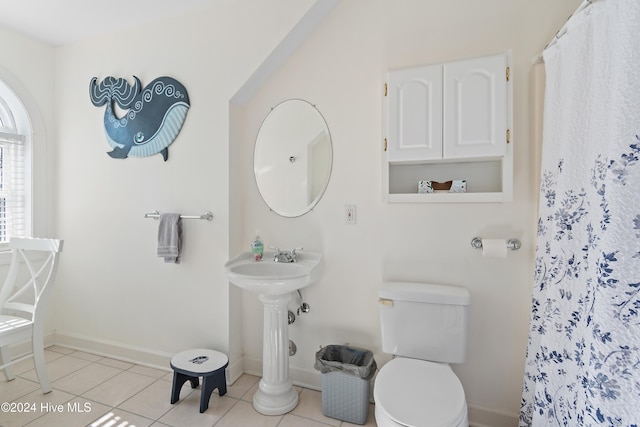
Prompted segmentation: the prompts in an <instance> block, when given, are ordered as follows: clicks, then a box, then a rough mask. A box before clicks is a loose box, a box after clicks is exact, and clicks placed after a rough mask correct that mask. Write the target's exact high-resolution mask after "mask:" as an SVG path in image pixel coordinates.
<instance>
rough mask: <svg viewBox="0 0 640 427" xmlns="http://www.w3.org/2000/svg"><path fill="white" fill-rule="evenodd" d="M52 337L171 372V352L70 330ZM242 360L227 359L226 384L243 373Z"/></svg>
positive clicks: (63, 343)
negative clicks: (84, 334) (98, 337)
mask: <svg viewBox="0 0 640 427" xmlns="http://www.w3.org/2000/svg"><path fill="white" fill-rule="evenodd" d="M52 335H54V337H53V340H52V341H53V342H52V343H55V345H59V346H61V347H67V348H70V349H73V350H80V351H86V352H87V353H93V354H97V355H99V356H103V357H111V358H114V359H118V360H122V361H124V362H129V363H135V364H136V365H142V366H147V367H150V368H155V369H160V370H163V371H167V372H171V371H172V370H171V366H170V362H171V358H172V357H173V354H170V353H167V352H164V351H158V350H153V349H149V348H145V347H139V346H134V345H129V344H123V343H119V342H115V341H108V340H102V339H96V338H94V337H87V336H83V335H79V334H74V333H70V332H61V331H56V332H55V334H52ZM242 369H243V367H242V360H238V361H229V366H228V367H227V369H226V373H225V375H226V378H227V384H233V383H234V382H235V381H236V380H237V379H238V378H240V376H241V375H242V373H243V370H242Z"/></svg>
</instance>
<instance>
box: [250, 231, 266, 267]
mask: <svg viewBox="0 0 640 427" xmlns="http://www.w3.org/2000/svg"><path fill="white" fill-rule="evenodd" d="M263 252H264V245H263V244H262V240H260V234H259V233H258V231H257V230H256V238H255V239H254V240H253V242H251V253H252V254H253V259H254V260H256V261H260V260H261V259H262V254H263Z"/></svg>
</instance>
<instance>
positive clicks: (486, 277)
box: [231, 0, 579, 425]
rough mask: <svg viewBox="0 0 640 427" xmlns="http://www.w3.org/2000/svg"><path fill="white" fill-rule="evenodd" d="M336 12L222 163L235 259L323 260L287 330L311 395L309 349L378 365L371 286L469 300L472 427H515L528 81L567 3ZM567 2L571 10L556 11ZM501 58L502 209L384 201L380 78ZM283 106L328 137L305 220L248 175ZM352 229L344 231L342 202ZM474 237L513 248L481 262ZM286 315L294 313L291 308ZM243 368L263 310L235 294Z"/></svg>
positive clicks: (253, 110) (392, 4) (297, 371)
mask: <svg viewBox="0 0 640 427" xmlns="http://www.w3.org/2000/svg"><path fill="white" fill-rule="evenodd" d="M563 3H565V4H560V3H559V2H557V1H552V0H545V1H540V2H513V1H511V0H490V1H488V2H476V1H472V0H464V1H457V2H434V1H428V2H425V1H424V0H402V1H400V2H398V1H396V0H376V1H372V0H351V1H348V2H341V3H340V5H339V6H338V7H337V8H336V9H335V10H334V11H333V13H332V14H331V15H330V16H329V17H328V18H327V19H325V21H323V23H322V24H321V26H320V27H319V28H318V29H317V31H316V32H315V33H314V34H313V37H311V38H310V39H309V40H308V41H307V42H306V43H305V44H304V45H303V46H301V47H300V49H298V51H296V53H295V55H293V56H292V57H291V58H290V60H289V61H288V62H287V63H286V64H285V65H284V66H283V67H282V68H281V69H280V70H279V72H278V73H277V74H276V75H275V76H274V77H273V78H272V79H271V80H269V81H268V83H267V84H266V85H265V86H264V87H263V88H262V90H261V91H260V92H259V93H258V94H257V95H256V96H255V97H254V98H253V99H252V100H251V101H250V102H249V103H248V104H247V106H246V107H245V108H244V110H243V111H239V112H238V114H240V115H242V120H243V122H244V126H243V127H241V129H243V132H242V131H239V132H238V134H233V135H232V143H234V144H235V143H239V144H240V143H241V144H242V147H243V148H242V151H240V152H238V156H239V157H238V158H232V159H231V160H232V163H233V164H235V165H237V166H238V167H241V168H242V172H241V173H242V174H243V176H244V183H243V184H242V185H241V187H239V188H236V189H232V191H234V192H239V193H241V194H244V199H243V210H242V211H239V212H238V215H244V230H243V234H242V236H238V237H239V238H240V239H241V243H238V244H242V245H243V246H242V247H243V248H245V249H246V248H248V244H249V242H250V241H251V240H252V238H253V232H254V230H255V229H260V230H261V235H262V238H263V240H264V242H265V245H267V246H278V247H280V248H287V247H299V246H304V247H305V248H306V249H308V250H316V251H321V252H323V254H324V255H325V257H326V258H325V259H326V268H325V274H324V277H323V279H322V280H321V281H320V282H319V283H317V284H315V285H313V286H311V287H309V288H307V289H305V290H304V295H305V299H306V300H307V302H308V303H309V304H310V305H311V308H312V310H311V312H310V313H309V314H306V315H303V316H300V317H298V320H297V321H296V323H294V324H293V325H292V326H291V327H290V338H291V339H292V340H294V341H295V342H296V344H297V347H298V353H297V355H295V356H293V357H291V358H290V364H291V368H292V370H291V372H292V378H293V379H294V381H297V382H299V383H306V384H311V385H313V386H316V387H317V386H319V378H318V374H317V372H315V371H314V369H313V362H314V354H315V352H316V351H317V350H318V349H319V347H320V346H324V345H327V344H341V343H351V344H353V345H360V346H363V347H366V348H370V349H372V350H373V351H374V352H376V357H377V358H378V361H379V362H381V363H380V364H382V363H383V362H384V361H386V360H387V356H385V355H382V354H380V353H379V352H380V334H379V322H378V307H377V289H378V287H379V285H380V282H381V281H383V280H411V281H425V282H436V283H445V284H455V285H463V286H465V287H467V288H468V289H469V290H470V291H471V294H472V305H471V308H470V328H471V329H470V337H469V352H468V358H467V362H466V363H465V364H462V365H457V366H455V367H454V370H455V371H456V373H457V374H458V375H459V377H460V379H461V381H462V383H463V385H464V387H465V390H466V393H467V398H468V401H469V404H470V405H471V406H472V409H471V416H472V420H473V419H474V418H475V421H476V422H478V421H487V420H488V422H487V424H491V423H493V425H502V424H505V425H509V424H511V425H513V423H514V422H515V418H516V417H517V413H518V411H519V405H520V394H521V386H522V376H523V369H524V368H523V367H524V358H525V351H526V342H527V329H528V321H529V314H530V292H531V281H532V276H533V264H532V261H533V253H534V246H535V230H534V229H533V227H531V224H532V221H533V215H534V209H535V197H537V195H534V194H532V191H531V184H530V179H531V178H530V177H531V176H532V170H531V167H530V162H529V153H530V147H529V144H530V142H529V133H530V128H529V127H530V125H529V121H530V120H529V114H530V111H529V108H530V107H529V105H530V101H529V71H530V69H531V59H532V58H533V57H534V56H535V55H536V54H538V53H540V51H541V50H542V49H543V48H544V46H545V44H546V43H547V42H548V41H549V40H550V39H551V37H552V36H553V34H554V32H555V31H557V30H558V29H559V28H560V26H561V25H562V24H563V23H564V20H565V19H566V17H567V16H568V15H569V14H570V13H571V12H572V11H573V10H574V9H575V7H577V5H578V4H579V1H578V0H574V1H571V2H563ZM566 3H570V4H566ZM507 49H511V50H512V56H513V67H512V69H513V72H512V76H513V79H514V137H513V141H514V153H515V160H514V176H515V178H514V181H515V182H514V200H513V202H510V203H480V204H386V203H383V202H382V194H381V159H382V155H383V152H382V140H383V138H384V135H382V128H383V124H382V120H383V118H382V115H381V111H382V102H383V98H382V85H383V82H384V78H385V73H386V71H387V70H388V69H392V68H401V67H407V66H416V65H426V64H431V63H439V62H446V61H449V60H455V59H461V58H467V57H475V56H481V55H488V54H494V53H500V52H503V51H505V50H507ZM288 98H302V99H305V100H307V101H309V102H311V103H312V104H315V105H316V106H317V108H318V109H319V110H320V112H321V113H322V114H323V115H324V117H325V119H326V121H327V123H328V125H329V128H330V131H331V136H332V138H333V149H334V164H333V171H332V176H331V181H330V183H329V187H328V189H327V192H326V193H325V195H324V197H323V199H322V200H321V201H320V203H319V204H318V205H317V206H316V207H315V208H314V210H313V211H312V212H310V213H309V214H307V215H305V216H303V217H300V218H292V219H286V218H282V217H279V216H277V215H275V214H274V213H272V212H270V211H269V209H268V207H267V206H266V205H265V204H264V203H263V201H262V199H261V197H260V195H259V194H258V191H257V188H256V185H255V182H254V180H253V177H252V153H253V144H254V140H255V136H256V135H257V132H258V129H259V126H260V124H261V122H262V120H263V119H264V117H265V116H266V114H268V112H269V110H270V108H272V107H273V106H275V105H277V104H278V103H279V102H281V101H283V100H285V99H288ZM345 204H355V205H356V206H357V224H356V225H355V226H347V225H345V224H344V205H345ZM474 236H484V237H500V238H509V237H517V238H519V239H520V240H521V241H522V243H523V247H522V249H520V250H519V251H517V252H513V253H510V254H509V257H508V258H507V259H488V258H482V257H481V253H480V252H479V251H477V250H474V249H472V248H471V246H470V241H471V239H472V238H473V237H474ZM291 307H292V308H293V307H294V305H293V304H292V305H291ZM243 323H244V351H245V366H246V367H247V369H249V370H255V371H256V372H259V371H260V369H261V364H260V363H261V357H262V355H261V341H262V337H261V325H262V310H261V306H260V303H259V302H258V300H257V298H256V297H255V295H252V294H248V293H247V294H245V295H244V317H243Z"/></svg>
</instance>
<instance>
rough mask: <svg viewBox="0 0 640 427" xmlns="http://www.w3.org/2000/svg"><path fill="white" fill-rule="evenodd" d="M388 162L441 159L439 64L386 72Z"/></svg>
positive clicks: (440, 77)
mask: <svg viewBox="0 0 640 427" xmlns="http://www.w3.org/2000/svg"><path fill="white" fill-rule="evenodd" d="M388 126H389V138H388V150H389V161H392V162H393V161H407V160H429V159H440V158H442V66H441V65H434V66H428V67H418V68H412V69H407V70H399V71H392V72H390V73H389V124H388Z"/></svg>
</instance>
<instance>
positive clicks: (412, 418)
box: [374, 357, 467, 427]
mask: <svg viewBox="0 0 640 427" xmlns="http://www.w3.org/2000/svg"><path fill="white" fill-rule="evenodd" d="M374 399H375V405H376V421H377V422H378V425H379V426H382V425H394V423H395V425H398V426H411V427H420V426H430V427H431V426H433V427H436V426H438V427H439V426H442V427H444V426H460V425H466V423H467V404H466V401H465V396H464V389H463V388H462V384H461V383H460V380H459V379H458V377H457V376H456V375H455V374H454V372H453V371H452V370H451V367H450V366H449V365H447V364H444V363H436V362H428V361H424V360H417V359H408V358H402V357H397V358H395V359H393V360H391V361H390V362H388V363H387V364H385V365H384V366H383V367H382V369H380V371H379V372H378V375H377V377H376V380H375V386H374ZM378 416H380V417H384V418H386V420H389V421H391V422H389V423H387V424H385V423H384V421H383V420H378Z"/></svg>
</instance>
